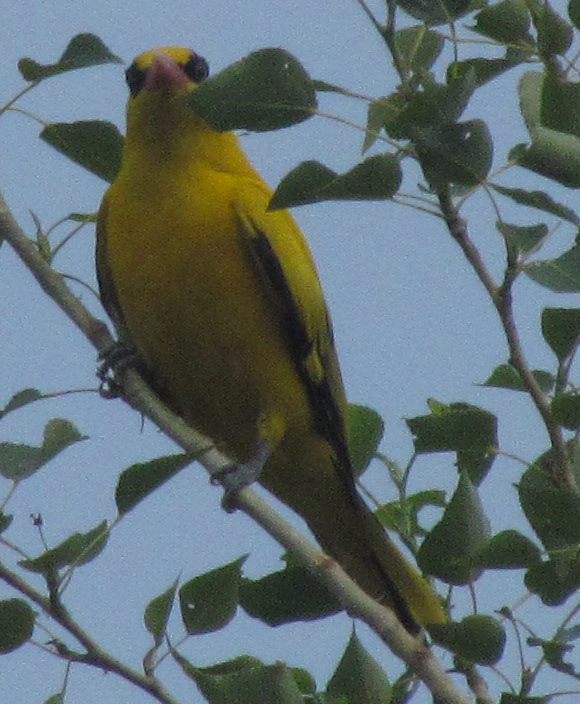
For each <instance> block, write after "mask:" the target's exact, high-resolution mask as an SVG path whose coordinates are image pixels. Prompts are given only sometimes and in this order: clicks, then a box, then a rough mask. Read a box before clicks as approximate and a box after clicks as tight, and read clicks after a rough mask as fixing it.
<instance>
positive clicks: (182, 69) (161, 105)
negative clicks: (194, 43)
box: [125, 46, 209, 148]
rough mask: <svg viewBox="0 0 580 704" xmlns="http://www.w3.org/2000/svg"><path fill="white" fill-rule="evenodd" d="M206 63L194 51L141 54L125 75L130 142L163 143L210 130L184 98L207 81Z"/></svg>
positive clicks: (167, 49) (170, 49)
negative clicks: (195, 132)
mask: <svg viewBox="0 0 580 704" xmlns="http://www.w3.org/2000/svg"><path fill="white" fill-rule="evenodd" d="M208 73H209V70H208V65H207V62H206V60H205V59H204V58H203V57H201V56H199V55H198V54H196V53H195V52H194V51H192V50H191V49H184V48H181V47H177V46H164V47H160V48H158V49H150V50H149V51H145V52H144V53H143V54H140V55H139V56H138V57H137V58H136V59H135V60H134V61H133V63H132V64H131V66H129V68H128V69H127V71H126V72H125V74H126V78H127V85H128V86H129V92H130V96H129V102H128V104H127V138H128V139H129V140H130V141H131V142H132V143H134V144H135V145H139V144H143V145H145V144H152V143H159V144H160V148H163V145H164V144H165V145H166V146H167V142H168V140H171V139H173V140H175V139H178V138H179V136H180V135H187V133H188V130H191V129H195V130H207V129H208V126H207V124H206V123H205V122H204V121H203V120H201V118H199V117H197V116H196V115H195V114H194V112H193V111H192V110H191V109H190V108H188V107H186V106H185V105H184V104H183V101H182V98H183V96H185V95H187V93H189V92H191V91H192V90H194V89H195V88H196V86H197V85H198V84H199V83H201V82H202V81H203V80H205V79H206V78H207V76H208Z"/></svg>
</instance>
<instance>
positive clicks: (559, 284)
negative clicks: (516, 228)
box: [524, 244, 580, 293]
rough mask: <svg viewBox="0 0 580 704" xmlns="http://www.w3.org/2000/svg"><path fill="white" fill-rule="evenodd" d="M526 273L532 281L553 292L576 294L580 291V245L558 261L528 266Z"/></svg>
mask: <svg viewBox="0 0 580 704" xmlns="http://www.w3.org/2000/svg"><path fill="white" fill-rule="evenodd" d="M524 271H525V272H526V274H527V275H528V276H529V277H530V279H532V281H535V282H536V283H538V284H540V285H541V286H545V287H546V288H549V289H550V290H551V291H556V292H557V293H576V292H577V291H580V244H575V245H574V246H573V247H572V248H571V249H569V250H568V251H567V252H564V254H561V255H560V256H559V257H557V258H556V259H550V260H543V261H536V262H531V263H529V264H526V265H525V266H524Z"/></svg>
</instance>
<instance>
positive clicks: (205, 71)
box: [182, 53, 209, 83]
mask: <svg viewBox="0 0 580 704" xmlns="http://www.w3.org/2000/svg"><path fill="white" fill-rule="evenodd" d="M182 69H183V71H184V73H185V75H186V76H187V77H188V78H191V80H192V81H193V82H194V83H201V82H202V81H204V80H205V79H206V78H207V77H208V75H209V66H208V63H207V61H206V60H205V59H204V58H203V56H198V55H197V54H194V53H192V55H191V58H190V59H189V60H188V61H187V63H185V64H183V65H182Z"/></svg>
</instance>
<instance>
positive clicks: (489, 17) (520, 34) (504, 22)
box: [470, 0, 535, 46]
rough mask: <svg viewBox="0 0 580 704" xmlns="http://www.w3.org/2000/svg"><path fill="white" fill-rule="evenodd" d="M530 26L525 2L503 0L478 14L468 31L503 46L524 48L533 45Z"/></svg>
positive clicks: (523, 0) (522, 0) (520, 0)
mask: <svg viewBox="0 0 580 704" xmlns="http://www.w3.org/2000/svg"><path fill="white" fill-rule="evenodd" d="M530 24H531V17H530V13H529V11H528V8H527V5H526V2H525V0H503V2H498V3H495V4H494V5H491V6H490V7H486V8H484V9H483V10H481V12H478V13H477V15H476V16H475V25H474V26H473V27H470V29H471V30H472V31H474V32H478V33H479V34H483V35H484V36H486V37H491V38H492V39H495V41H497V42H501V43H503V44H510V45H514V44H520V45H524V46H526V45H533V44H534V43H535V42H534V39H533V37H532V36H531V34H530V32H529V30H530Z"/></svg>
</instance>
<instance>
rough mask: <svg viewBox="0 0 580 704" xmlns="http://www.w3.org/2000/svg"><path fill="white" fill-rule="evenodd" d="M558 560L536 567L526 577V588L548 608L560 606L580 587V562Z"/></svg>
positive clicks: (559, 557)
mask: <svg viewBox="0 0 580 704" xmlns="http://www.w3.org/2000/svg"><path fill="white" fill-rule="evenodd" d="M562 557H563V556H560V555H557V556H556V558H554V559H550V560H547V561H546V562H542V563H540V564H539V565H534V566H533V567H531V568H530V569H529V570H528V571H527V572H526V576H525V577H524V582H525V585H526V587H527V588H528V589H529V590H530V591H531V592H532V593H533V594H537V595H538V596H539V597H540V599H541V600H542V601H543V602H544V604H547V605H548V606H558V605H559V604H562V603H563V602H564V601H566V599H567V598H568V597H569V596H571V595H572V594H574V593H575V592H576V591H577V590H578V588H579V587H580V560H579V559H578V558H575V557H571V558H568V559H562Z"/></svg>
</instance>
